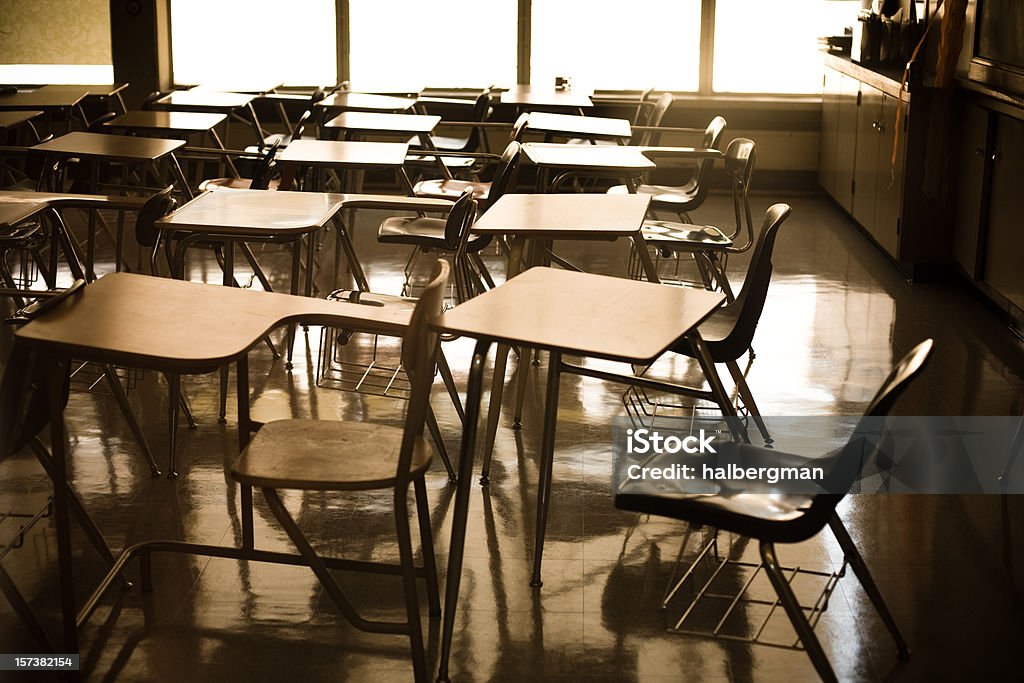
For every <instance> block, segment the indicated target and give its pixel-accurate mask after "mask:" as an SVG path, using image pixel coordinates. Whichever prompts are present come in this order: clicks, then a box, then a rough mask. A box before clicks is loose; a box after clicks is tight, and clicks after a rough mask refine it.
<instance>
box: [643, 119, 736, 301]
mask: <svg viewBox="0 0 1024 683" xmlns="http://www.w3.org/2000/svg"><path fill="white" fill-rule="evenodd" d="M755 159H756V145H754V142H753V141H752V140H748V139H746V138H736V139H735V140H733V141H732V142H730V143H729V147H728V148H727V149H726V151H725V172H726V175H727V176H728V177H729V181H730V185H731V188H732V203H733V214H734V218H735V221H736V222H735V225H734V226H733V228H732V229H731V230H730V231H729V232H728V233H727V232H726V231H725V230H722V229H721V228H718V227H715V226H713V225H692V224H688V223H675V222H672V221H652V220H648V221H644V225H643V229H642V231H641V234H642V235H643V238H644V242H645V243H646V244H647V245H649V246H651V247H654V248H655V249H657V251H658V252H660V253H661V254H664V255H670V254H678V253H680V252H686V253H690V254H692V255H693V257H694V259H695V260H696V262H697V266H698V268H699V269H700V272H701V276H702V278H703V282H704V286H705V287H708V288H711V287H712V286H713V285H714V284H715V283H717V284H718V285H719V286H720V287H721V289H722V291H723V292H725V294H726V296H728V297H729V300H730V301H731V300H732V299H733V298H734V296H733V292H732V287H731V286H730V285H729V278H728V276H727V274H726V272H725V265H726V262H725V259H726V257H727V256H728V255H729V254H737V253H742V252H744V251H747V250H748V249H750V247H751V245H752V244H753V240H754V220H753V218H752V217H751V213H750V197H749V192H750V180H751V177H752V175H753V173H754V162H755ZM741 232H742V233H745V238H744V239H743V240H742V241H739V242H737V240H738V238H739V237H740V233H741Z"/></svg>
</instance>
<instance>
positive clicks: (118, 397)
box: [103, 365, 160, 478]
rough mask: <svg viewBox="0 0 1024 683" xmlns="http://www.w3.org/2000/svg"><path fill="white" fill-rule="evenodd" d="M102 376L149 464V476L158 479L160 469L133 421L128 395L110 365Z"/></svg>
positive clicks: (143, 435) (140, 430)
mask: <svg viewBox="0 0 1024 683" xmlns="http://www.w3.org/2000/svg"><path fill="white" fill-rule="evenodd" d="M103 376H104V377H106V379H107V386H109V387H110V393H111V394H113V395H114V400H115V401H117V406H118V407H119V408H120V409H121V414H122V415H124V419H125V421H126V422H127V423H128V429H130V430H131V432H132V436H134V437H135V443H137V444H138V445H139V450H140V451H142V457H143V458H145V459H146V463H147V464H149V472H150V474H152V475H153V477H154V478H156V477H159V476H160V468H159V467H158V466H157V464H156V460H155V459H154V458H153V452H152V451H151V450H150V449H149V442H147V441H146V435H145V434H143V433H142V427H141V426H140V425H139V421H138V420H137V419H135V412H134V411H133V410H132V407H131V404H129V403H128V395H127V394H125V392H124V387H123V386H121V380H119V379H118V378H117V373H116V372H114V368H113V367H112V366H110V365H104V366H103Z"/></svg>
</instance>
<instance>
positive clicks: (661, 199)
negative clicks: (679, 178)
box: [608, 183, 697, 211]
mask: <svg viewBox="0 0 1024 683" xmlns="http://www.w3.org/2000/svg"><path fill="white" fill-rule="evenodd" d="M628 192H629V188H627V187H626V186H625V185H615V186H613V187H610V188H608V194H627V193H628ZM636 193H637V194H649V195H651V205H652V207H653V208H659V207H658V205H659V204H660V205H661V208H668V209H670V210H672V211H685V210H687V208H688V207H689V206H690V205H691V204H693V203H694V202H695V201H696V200H697V187H696V184H694V183H687V184H686V185H682V186H676V185H640V186H638V187H637V188H636Z"/></svg>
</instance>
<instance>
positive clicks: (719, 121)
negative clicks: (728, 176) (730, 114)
mask: <svg viewBox="0 0 1024 683" xmlns="http://www.w3.org/2000/svg"><path fill="white" fill-rule="evenodd" d="M726 125H727V124H726V121H725V119H724V118H722V117H721V116H716V117H715V118H713V119H711V123H709V124H708V127H707V128H706V129H705V130H704V139H703V140H702V144H703V145H704V149H721V147H720V146H719V145H721V144H722V135H723V134H724V133H725V128H726ZM726 151H728V150H726ZM714 167H715V160H714V159H701V160H699V161H698V162H697V164H696V166H695V167H694V169H693V175H692V176H691V180H690V182H691V183H693V184H694V193H695V194H694V199H693V207H694V208H696V207H697V206H700V205H701V204H702V203H703V202H704V200H705V199H706V198H707V196H708V189H709V188H710V185H711V171H712V170H714Z"/></svg>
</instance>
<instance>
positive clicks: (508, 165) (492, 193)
mask: <svg viewBox="0 0 1024 683" xmlns="http://www.w3.org/2000/svg"><path fill="white" fill-rule="evenodd" d="M522 153H523V147H522V145H520V144H519V143H518V142H516V141H515V140H513V141H512V142H510V143H508V145H507V146H506V147H505V151H504V152H502V153H501V158H500V159H498V168H497V169H496V170H495V171H494V179H493V180H492V181H491V189H490V190H489V191H488V192H487V206H488V207H490V206H493V205H494V202H496V201H498V200H499V199H501V197H502V195H504V194H505V193H506V192H508V191H509V190H510V189H512V188H514V187H515V184H516V179H517V178H518V174H519V157H520V156H522Z"/></svg>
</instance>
